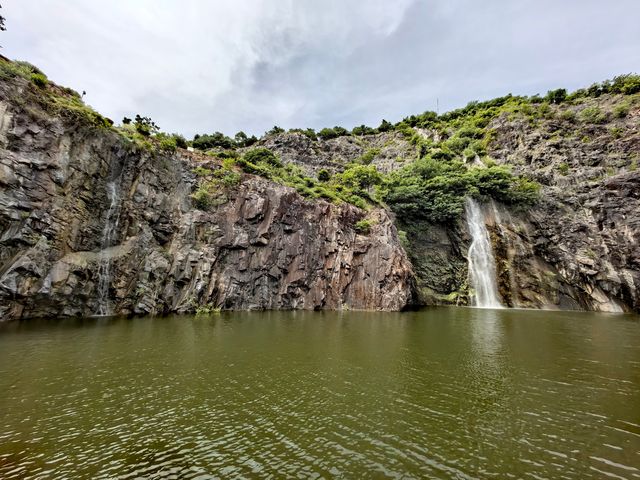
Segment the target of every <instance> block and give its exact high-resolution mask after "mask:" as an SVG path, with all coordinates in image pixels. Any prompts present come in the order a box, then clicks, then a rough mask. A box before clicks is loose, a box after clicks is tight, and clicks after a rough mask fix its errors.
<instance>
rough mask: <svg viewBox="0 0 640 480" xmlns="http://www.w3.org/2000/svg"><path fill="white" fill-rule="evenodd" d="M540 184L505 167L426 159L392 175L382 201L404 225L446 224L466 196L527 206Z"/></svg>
mask: <svg viewBox="0 0 640 480" xmlns="http://www.w3.org/2000/svg"><path fill="white" fill-rule="evenodd" d="M538 191H539V185H538V184H537V183H535V182H532V181H530V180H527V179H525V178H523V177H516V176H514V175H512V174H511V172H510V171H509V169H508V168H507V167H504V166H490V167H471V168H469V167H467V166H466V165H464V164H463V163H462V162H461V161H459V160H438V159H434V158H433V157H430V156H427V157H425V158H422V159H420V160H418V161H416V162H414V163H412V164H411V165H408V166H406V167H403V168H402V169H400V170H398V171H396V172H393V173H391V174H390V175H389V176H388V177H387V179H386V181H385V186H384V194H383V198H384V199H385V201H386V203H387V204H388V205H389V206H390V207H391V208H392V209H393V210H394V211H395V212H396V213H397V214H398V216H399V217H400V218H401V219H402V220H403V221H405V222H408V223H410V222H411V221H412V220H428V221H432V222H446V221H450V220H454V219H456V218H458V217H459V216H460V214H461V213H462V211H463V209H464V199H465V197H467V196H472V197H478V198H494V199H496V200H498V201H500V202H503V203H506V204H530V203H532V202H534V201H535V200H536V199H537V197H538Z"/></svg>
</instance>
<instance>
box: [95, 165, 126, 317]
mask: <svg viewBox="0 0 640 480" xmlns="http://www.w3.org/2000/svg"><path fill="white" fill-rule="evenodd" d="M119 187H120V177H117V178H116V179H114V180H112V181H110V182H109V183H107V198H108V199H109V209H108V210H107V215H106V219H105V223H104V228H103V229H102V241H101V245H100V254H99V255H100V261H99V265H98V289H97V304H98V307H97V311H96V315H97V316H106V315H110V314H111V308H110V305H109V285H110V284H111V256H110V252H108V251H107V249H108V248H109V247H111V244H112V243H113V240H114V238H115V236H116V233H117V231H118V224H119V223H120V204H121V202H120V188H119Z"/></svg>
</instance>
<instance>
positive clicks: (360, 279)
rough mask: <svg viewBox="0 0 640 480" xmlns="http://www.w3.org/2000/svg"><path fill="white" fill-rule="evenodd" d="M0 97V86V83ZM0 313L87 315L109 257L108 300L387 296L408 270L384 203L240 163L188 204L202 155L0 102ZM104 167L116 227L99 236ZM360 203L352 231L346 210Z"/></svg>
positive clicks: (399, 298)
mask: <svg viewBox="0 0 640 480" xmlns="http://www.w3.org/2000/svg"><path fill="white" fill-rule="evenodd" d="M5 98H6V97H5ZM0 119H1V120H0V142H1V143H0V147H1V148H0V235H1V236H0V319H2V320H9V319H15V318H23V317H39V316H56V315H91V314H93V313H95V312H96V311H97V310H98V305H97V288H98V283H99V282H98V280H99V279H98V276H99V268H100V264H101V262H103V261H105V260H108V262H109V265H110V282H109V288H108V298H109V306H110V310H111V312H112V313H114V314H133V313H136V314H141V313H155V314H159V313H167V312H192V311H194V310H196V309H197V308H198V307H199V306H207V307H210V308H225V309H291V308H302V309H322V308H326V309H379V310H399V309H402V308H404V307H406V306H407V305H409V304H411V303H412V302H413V291H414V289H413V282H414V280H413V272H412V269H411V265H410V263H409V261H408V258H407V256H406V254H405V252H404V250H403V249H402V247H401V246H400V244H399V240H398V235H397V231H396V229H395V226H394V225H393V222H392V219H391V217H390V216H389V214H388V212H386V211H385V210H382V209H378V210H373V211H371V212H364V211H362V210H359V209H357V208H355V207H353V206H351V205H340V206H336V205H332V204H329V203H327V202H324V201H308V200H306V199H304V198H303V197H301V196H300V195H298V194H297V193H296V192H295V190H293V189H291V188H288V187H284V186H281V185H278V184H274V183H272V182H269V181H267V180H265V179H262V178H259V177H254V176H251V175H244V176H243V179H242V182H241V184H240V185H239V186H238V187H237V188H234V189H233V190H232V191H229V192H227V195H226V201H225V202H224V203H222V204H221V205H218V206H217V207H214V208H212V209H210V210H209V211H201V210H197V209H195V208H194V207H193V205H192V202H191V197H190V195H191V193H192V191H193V190H194V189H195V188H196V186H197V178H196V176H195V175H194V174H193V173H191V170H192V169H193V168H194V167H195V166H196V165H197V164H198V162H199V161H201V159H200V158H198V157H197V156H194V155H190V154H188V152H184V151H183V152H182V154H175V155H160V154H155V155H154V154H151V153H150V152H148V151H145V150H139V149H137V148H136V147H135V146H134V145H131V144H127V142H125V141H124V140H123V139H122V138H121V137H119V136H118V135H117V134H116V133H114V132H109V131H106V130H100V129H96V128H94V127H89V126H84V125H82V124H79V123H77V122H76V123H74V122H69V121H67V120H65V119H63V118H58V117H56V116H49V115H47V114H46V113H45V112H43V111H40V110H37V108H35V107H33V108H32V107H30V108H24V107H23V106H21V105H16V104H14V103H10V102H6V101H3V102H0ZM114 180H115V181H116V183H117V185H118V191H119V192H120V195H119V200H118V206H117V210H118V215H117V217H118V222H117V224H118V228H117V229H115V235H114V238H113V241H112V243H111V245H110V246H109V247H108V248H104V249H103V248H102V232H103V229H104V224H105V220H106V216H107V211H108V210H109V205H110V199H109V197H108V195H107V183H108V182H110V181H114ZM365 215H366V216H367V217H368V218H369V219H370V220H371V221H372V223H373V227H372V229H371V232H370V233H368V234H366V235H364V234H359V233H357V232H356V231H355V229H354V227H353V226H354V224H355V223H356V222H357V221H358V220H360V219H362V218H364V216H365Z"/></svg>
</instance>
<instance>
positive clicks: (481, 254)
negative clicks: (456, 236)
mask: <svg viewBox="0 0 640 480" xmlns="http://www.w3.org/2000/svg"><path fill="white" fill-rule="evenodd" d="M465 212H466V217H467V226H468V228H469V234H470V235H471V245H470V246H469V252H468V262H469V280H470V281H471V287H472V288H473V292H472V294H471V301H472V304H473V305H474V306H476V307H480V308H502V303H501V302H500V296H499V295H498V284H497V281H496V262H495V260H494V258H493V249H492V247H491V240H490V238H489V232H488V230H487V226H486V224H485V221H484V215H483V214H482V209H481V208H480V205H478V202H476V201H475V200H474V199H472V198H467V199H466V202H465Z"/></svg>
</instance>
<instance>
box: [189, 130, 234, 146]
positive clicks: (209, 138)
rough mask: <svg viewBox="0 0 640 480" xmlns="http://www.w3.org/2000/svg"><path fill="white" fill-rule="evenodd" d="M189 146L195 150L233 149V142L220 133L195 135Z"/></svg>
mask: <svg viewBox="0 0 640 480" xmlns="http://www.w3.org/2000/svg"><path fill="white" fill-rule="evenodd" d="M191 144H192V145H193V148H197V149H198V150H208V149H210V148H214V147H220V148H233V147H235V142H234V141H233V140H232V139H231V138H229V137H227V136H226V135H225V134H224V133H222V132H214V133H212V134H211V135H198V134H196V135H195V136H194V137H193V142H191Z"/></svg>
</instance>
